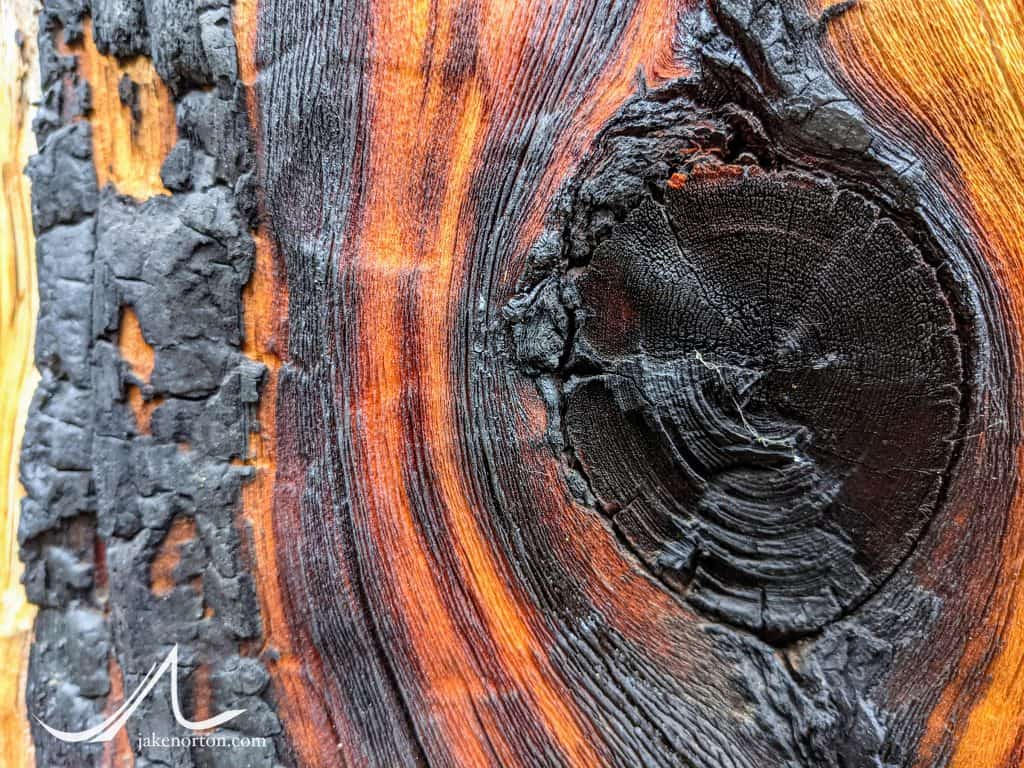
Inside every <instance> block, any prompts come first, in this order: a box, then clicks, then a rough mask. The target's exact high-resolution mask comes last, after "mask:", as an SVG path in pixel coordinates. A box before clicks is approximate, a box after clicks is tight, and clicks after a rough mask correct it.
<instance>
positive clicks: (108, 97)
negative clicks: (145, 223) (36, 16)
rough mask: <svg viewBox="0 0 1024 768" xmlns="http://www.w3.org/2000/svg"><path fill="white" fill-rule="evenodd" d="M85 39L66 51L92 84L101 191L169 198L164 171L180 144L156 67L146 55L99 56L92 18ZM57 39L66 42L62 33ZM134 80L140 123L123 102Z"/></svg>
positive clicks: (92, 118) (168, 96) (167, 93)
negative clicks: (127, 83) (123, 90)
mask: <svg viewBox="0 0 1024 768" xmlns="http://www.w3.org/2000/svg"><path fill="white" fill-rule="evenodd" d="M83 26H84V35H83V39H82V40H81V41H79V42H76V43H74V44H72V45H70V46H68V45H64V44H61V45H60V46H59V48H60V52H61V53H62V54H64V55H74V56H76V57H77V59H78V70H79V73H80V74H81V76H82V77H83V78H84V79H85V80H86V81H87V82H88V83H89V87H90V95H91V98H92V110H91V111H90V113H89V117H88V119H89V122H90V124H91V125H92V152H93V163H94V164H95V166H96V178H97V181H98V182H99V185H100V187H103V186H104V185H106V184H107V183H111V184H113V185H114V187H115V188H116V189H117V191H118V192H120V193H122V194H125V195H130V196H131V197H134V198H137V199H139V200H145V199H146V198H148V197H152V196H153V195H159V194H169V191H168V190H167V188H166V187H164V185H163V182H162V181H161V180H160V166H161V165H162V164H163V162H164V159H165V158H166V157H167V153H168V152H170V150H171V147H173V146H174V142H175V141H176V139H177V127H176V124H175V117H174V102H173V101H172V100H171V94H170V91H169V90H168V88H167V86H166V85H165V84H164V82H163V80H161V79H160V76H159V75H158V74H157V73H156V69H155V68H154V67H153V62H152V61H151V60H150V59H149V58H147V57H145V56H135V57H133V58H130V59H125V60H121V61H119V60H118V59H116V58H114V57H113V56H107V55H104V54H102V53H100V52H99V50H97V48H96V44H95V42H94V41H93V36H92V24H91V22H90V20H89V19H86V20H85V23H84V25H83ZM56 39H57V40H58V41H61V40H63V37H62V36H61V35H60V34H58V35H57V37H56ZM124 76H128V77H130V78H131V79H132V81H133V82H135V83H136V84H137V85H138V98H139V104H138V111H139V115H138V117H139V119H138V120H136V119H134V117H133V116H132V110H131V109H130V108H129V107H127V106H126V105H124V104H122V103H121V99H120V97H119V95H118V83H119V82H120V81H121V78H122V77H124Z"/></svg>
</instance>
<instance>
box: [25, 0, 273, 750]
mask: <svg viewBox="0 0 1024 768" xmlns="http://www.w3.org/2000/svg"><path fill="white" fill-rule="evenodd" d="M87 13H89V7H88V4H81V5H80V4H76V3H70V4H62V3H49V2H48V3H46V4H45V5H44V8H43V11H42V20H41V24H40V51H41V56H40V59H41V65H42V80H43V87H44V97H43V103H42V105H41V107H40V109H39V112H38V115H37V117H36V120H35V124H34V127H35V129H36V134H37V137H38V140H39V155H38V156H37V157H35V158H33V159H32V161H31V164H30V167H29V174H30V176H31V178H32V182H33V190H32V204H33V217H34V224H35V230H36V235H37V257H38V267H39V287H40V314H39V321H38V333H37V340H36V364H37V366H38V367H39V369H40V372H41V374H42V378H41V383H40V385H39V387H38V389H37V391H36V393H35V397H34V399H33V403H32V409H31V411H30V414H29V419H28V424H27V426H26V437H25V441H24V450H23V453H22V459H21V478H22V482H23V483H24V486H25V489H26V494H27V495H26V498H25V500H24V502H23V505H22V509H21V517H20V523H19V530H18V537H19V542H20V545H21V557H22V559H23V560H24V561H25V577H24V580H25V588H26V592H27V593H28V598H29V600H31V601H32V602H33V603H35V604H36V605H38V606H39V607H40V612H39V615H38V618H37V619H36V624H35V634H34V638H33V644H32V651H31V659H30V663H29V673H28V682H27V701H28V708H29V711H30V715H31V716H32V721H31V725H32V729H33V737H34V741H35V760H36V764H37V765H39V766H74V767H75V768H79V766H91V765H100V764H108V762H109V759H110V754H107V753H105V749H104V748H105V746H107V745H104V744H92V743H64V742H61V741H58V740H57V739H56V738H54V737H53V736H51V735H50V734H49V733H47V732H45V731H44V730H43V729H42V728H41V727H40V726H39V724H38V722H37V721H36V719H35V718H39V719H41V720H43V721H45V722H47V723H48V724H50V725H52V726H54V727H56V728H59V729H62V730H68V731H79V730H84V729H85V728H87V727H90V726H93V725H95V724H96V723H97V722H99V721H100V720H102V719H103V718H104V717H105V716H106V715H109V714H110V713H111V712H112V711H113V708H112V706H113V705H114V704H115V701H114V698H115V691H116V688H115V684H116V682H120V687H121V689H122V696H129V695H131V694H133V693H134V692H135V691H136V690H137V689H138V688H139V686H140V684H141V682H142V680H143V679H144V677H145V675H146V674H147V671H149V670H151V669H152V667H153V666H154V665H155V664H157V663H159V662H160V661H161V660H162V659H163V658H165V657H166V656H167V652H168V650H169V648H170V647H171V646H172V645H175V644H177V645H178V646H179V652H180V654H181V668H182V669H181V672H182V677H183V702H182V704H183V706H184V707H185V708H186V710H187V711H188V712H189V714H193V716H194V712H195V709H196V705H197V703H198V702H200V701H201V700H202V699H204V698H205V699H206V701H207V702H208V703H209V706H210V708H211V709H212V710H215V711H223V710H226V709H230V708H237V709H243V710H245V713H244V714H243V715H241V716H239V717H238V718H237V719H236V720H234V721H232V722H231V724H230V726H228V727H227V728H223V729H219V730H218V732H217V735H218V736H222V737H226V738H229V739H230V738H231V737H232V736H233V735H234V736H238V737H243V736H247V737H262V738H261V739H259V740H258V741H257V742H256V743H255V745H253V746H246V747H240V748H238V749H217V748H212V747H209V746H205V745H200V746H196V747H194V748H193V747H190V746H188V744H187V743H181V744H176V745H174V746H164V747H161V746H159V745H158V744H152V745H143V744H142V743H141V742H140V741H138V739H139V737H142V736H145V737H146V738H147V739H148V738H149V736H150V735H151V734H157V735H160V736H163V735H182V734H181V733H178V732H176V731H174V730H172V729H173V717H172V715H171V710H170V704H171V702H170V699H169V691H168V682H167V679H166V678H164V679H163V680H161V681H160V682H159V683H158V684H157V687H156V688H155V689H154V691H153V694H152V695H151V696H149V697H148V698H147V699H146V700H145V701H143V702H142V704H141V706H140V707H139V708H138V710H137V711H136V712H135V713H134V715H133V716H132V717H131V718H130V719H129V720H128V722H127V724H126V728H127V732H128V736H129V743H130V744H131V748H132V750H133V751H134V752H135V753H136V755H137V765H140V766H142V765H173V766H181V767H182V768H186V767H187V766H193V765H197V764H200V765H209V766H215V765H223V766H228V765H240V764H242V763H244V764H245V765H251V766H268V767H269V766H275V765H279V764H280V762H279V761H280V759H281V758H282V757H284V758H287V749H286V747H285V746H284V743H283V741H280V740H278V738H277V737H278V736H279V735H280V732H281V727H280V723H279V722H278V719H277V715H276V714H275V713H274V710H273V706H272V703H271V701H269V691H268V686H269V682H270V680H269V675H268V673H267V670H266V669H265V667H264V665H263V662H262V661H261V660H260V659H259V658H253V657H252V656H251V655H250V650H249V649H250V648H251V647H253V646H254V645H255V644H256V643H258V640H259V638H260V617H259V607H258V604H257V602H256V595H255V591H254V587H253V583H252V580H251V578H250V575H249V574H248V573H247V572H246V570H245V564H244V563H245V561H244V557H243V553H242V549H243V546H244V544H243V541H242V535H241V532H240V531H239V530H238V529H237V528H236V520H235V514H236V512H237V510H238V505H239V496H240V490H241V486H242V484H243V483H244V482H245V481H246V480H247V478H249V477H250V476H251V469H249V468H247V467H240V466H235V464H236V462H237V460H239V459H244V458H246V457H247V452H248V438H249V433H250V432H251V431H253V430H254V429H255V428H256V424H255V423H254V419H253V416H254V408H255V403H256V401H257V397H258V392H259V388H260V385H261V382H262V380H263V377H264V369H263V366H262V365H260V364H258V363H256V362H254V361H252V360H250V359H248V358H247V357H246V356H245V355H244V354H243V353H242V351H241V349H240V347H241V343H242V297H241V293H242V288H243V286H244V285H245V283H246V281H247V280H248V279H249V276H250V273H251V270H252V267H253V259H254V244H253V238H252V234H251V232H250V222H251V220H252V217H253V215H254V210H255V205H254V200H253V198H252V195H251V188H252V184H251V180H252V175H251V174H252V169H251V164H252V159H251V158H252V148H251V143H250V138H249V132H248V131H249V129H248V126H247V125H246V121H245V109H244V100H243V96H242V91H241V84H240V83H239V82H238V79H237V73H236V72H235V60H234V57H235V48H234V41H233V39H232V38H231V34H230V25H229V24H227V23H226V22H227V21H229V20H230V11H229V8H228V6H227V5H226V4H217V3H210V4H204V7H203V8H202V9H201V10H198V11H197V10H195V9H194V8H193V6H192V5H191V4H186V6H182V7H176V6H175V5H174V4H173V3H162V2H158V3H154V4H148V3H147V4H146V8H145V9H143V8H142V4H141V3H133V2H127V3H121V4H118V3H117V2H103V0H97V2H96V3H95V5H94V6H93V8H92V14H93V28H94V30H95V35H96V41H97V45H98V47H99V48H100V49H101V50H103V51H107V50H109V51H110V52H111V53H113V54H116V55H119V56H127V55H132V54H136V53H147V54H151V55H152V56H153V58H154V60H155V62H156V67H157V69H158V71H159V72H160V74H161V76H162V77H163V78H164V79H165V81H166V82H168V83H169V84H170V85H171V86H172V88H173V91H174V94H175V97H176V107H177V123H178V125H177V128H178V133H179V137H180V139H179V141H178V144H177V146H176V147H175V149H174V150H173V151H172V152H171V155H170V157H169V158H168V160H167V162H166V163H165V164H164V167H163V174H162V175H163V177H164V181H165V183H166V185H167V187H168V188H170V189H171V190H173V191H174V193H175V194H171V195H159V194H157V195H154V196H153V197H151V198H150V199H148V200H146V201H145V202H141V203H140V202H138V201H136V200H134V199H132V198H129V197H124V196H121V195H118V194H117V193H116V192H115V190H114V189H113V188H111V187H109V186H108V187H107V188H105V189H102V190H100V189H98V185H97V178H96V168H95V166H94V158H93V142H92V133H91V130H90V124H89V123H88V122H87V121H86V120H85V119H83V118H85V117H86V116H87V115H88V113H89V110H90V106H89V102H90V100H89V96H88V94H89V84H88V83H86V82H85V80H84V78H83V77H82V76H81V74H80V73H79V72H78V67H77V62H76V57H74V56H69V55H63V54H61V53H60V51H59V50H58V48H57V45H56V39H55V38H56V36H57V35H60V34H63V35H64V38H65V42H67V43H73V42H75V41H80V40H81V39H82V35H83V29H82V24H83V21H84V18H85V16H86V14H87ZM200 38H201V40H200ZM111 66H113V64H112V62H111ZM207 86H216V87H211V88H208V87H207ZM118 93H119V96H120V99H121V102H122V104H123V105H124V106H125V108H127V109H130V110H131V114H132V117H133V120H134V121H135V122H136V123H137V122H138V120H139V117H140V112H139V104H138V101H137V97H138V91H137V87H136V85H135V83H133V82H132V81H131V80H130V79H128V78H127V76H125V77H124V78H122V80H121V82H120V84H119V88H118ZM101 119H103V116H101ZM129 315H130V316H131V317H133V318H137V320H136V321H135V322H137V324H138V326H139V327H140V328H141V331H140V333H141V338H140V339H139V342H140V343H141V344H142V345H144V346H146V347H147V348H151V354H152V355H153V367H152V372H151V373H150V374H149V376H148V381H144V380H142V379H140V378H139V376H138V375H136V374H135V373H134V372H133V370H132V369H131V367H130V366H129V364H128V362H129V361H127V360H125V359H124V357H123V356H122V354H121V351H120V350H119V337H120V336H121V335H123V334H125V333H127V330H126V325H127V318H128V316H129ZM131 391H137V392H138V393H139V400H140V401H141V402H142V403H143V405H142V406H141V409H142V410H145V411H146V412H147V413H150V415H149V416H148V417H147V423H146V424H140V423H139V422H138V421H137V418H136V415H135V414H133V409H132V407H131V404H130V402H129V393H130V392H131ZM174 531H184V532H186V535H185V536H184V537H182V538H181V540H180V541H179V540H175V536H174ZM165 544H166V545H167V547H169V548H170V549H169V550H168V551H169V552H170V555H169V557H168V558H167V560H166V563H161V562H159V561H160V555H161V551H162V550H164V549H165ZM151 580H152V583H151ZM247 646H248V647H247ZM118 678H120V680H119V681H118ZM204 689H205V690H204ZM116 703H117V704H120V703H121V702H116Z"/></svg>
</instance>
